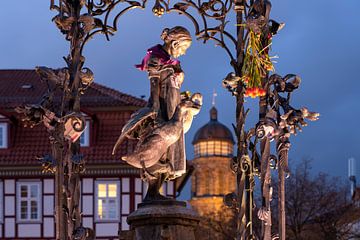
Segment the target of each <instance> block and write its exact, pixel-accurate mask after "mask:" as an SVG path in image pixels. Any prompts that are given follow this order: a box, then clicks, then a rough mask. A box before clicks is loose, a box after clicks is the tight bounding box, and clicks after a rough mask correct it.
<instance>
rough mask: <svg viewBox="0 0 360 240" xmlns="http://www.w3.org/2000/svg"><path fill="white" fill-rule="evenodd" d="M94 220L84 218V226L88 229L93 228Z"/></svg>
mask: <svg viewBox="0 0 360 240" xmlns="http://www.w3.org/2000/svg"><path fill="white" fill-rule="evenodd" d="M93 221H94V220H93V218H92V217H83V226H84V227H88V228H93V225H92V224H93Z"/></svg>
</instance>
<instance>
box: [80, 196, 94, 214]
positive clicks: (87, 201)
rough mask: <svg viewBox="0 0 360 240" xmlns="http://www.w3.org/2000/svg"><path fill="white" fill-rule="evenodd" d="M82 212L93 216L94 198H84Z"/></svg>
mask: <svg viewBox="0 0 360 240" xmlns="http://www.w3.org/2000/svg"><path fill="white" fill-rule="evenodd" d="M82 212H83V213H84V214H86V215H91V214H93V196H83V206H82Z"/></svg>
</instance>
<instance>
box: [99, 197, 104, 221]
mask: <svg viewBox="0 0 360 240" xmlns="http://www.w3.org/2000/svg"><path fill="white" fill-rule="evenodd" d="M104 203H105V200H104V199H98V217H99V219H103V218H105V212H104Z"/></svg>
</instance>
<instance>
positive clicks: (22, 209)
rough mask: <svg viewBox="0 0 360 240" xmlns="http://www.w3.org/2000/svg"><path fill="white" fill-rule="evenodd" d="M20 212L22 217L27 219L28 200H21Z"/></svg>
mask: <svg viewBox="0 0 360 240" xmlns="http://www.w3.org/2000/svg"><path fill="white" fill-rule="evenodd" d="M20 213H21V219H27V201H21V203H20Z"/></svg>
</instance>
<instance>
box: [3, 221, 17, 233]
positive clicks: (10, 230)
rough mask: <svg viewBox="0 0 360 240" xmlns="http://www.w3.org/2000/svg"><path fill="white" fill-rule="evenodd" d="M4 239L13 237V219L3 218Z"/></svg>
mask: <svg viewBox="0 0 360 240" xmlns="http://www.w3.org/2000/svg"><path fill="white" fill-rule="evenodd" d="M4 222H5V225H4V228H5V237H15V218H5V221H4Z"/></svg>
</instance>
